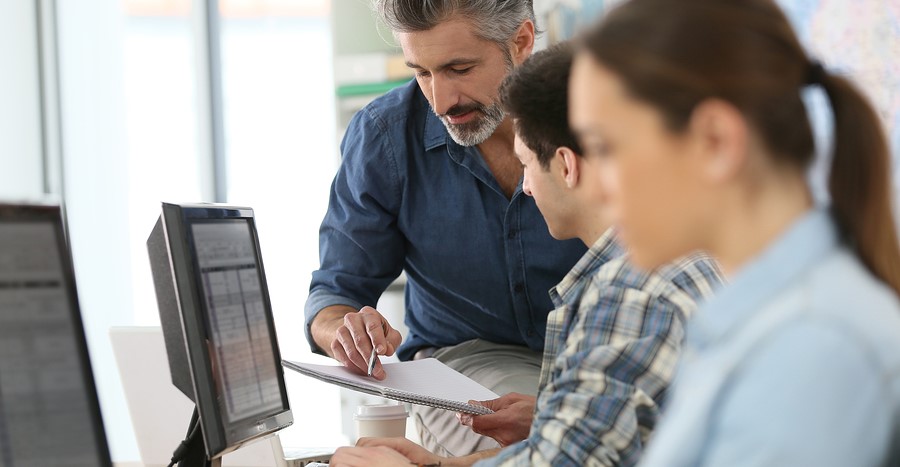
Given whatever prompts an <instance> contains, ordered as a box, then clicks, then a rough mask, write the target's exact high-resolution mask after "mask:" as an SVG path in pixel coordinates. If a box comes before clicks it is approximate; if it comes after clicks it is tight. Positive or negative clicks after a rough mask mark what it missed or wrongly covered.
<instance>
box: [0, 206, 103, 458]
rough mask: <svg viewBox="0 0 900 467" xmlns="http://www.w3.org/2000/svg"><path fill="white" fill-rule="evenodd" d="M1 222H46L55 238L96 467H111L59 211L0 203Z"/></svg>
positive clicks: (45, 207) (73, 264) (72, 265)
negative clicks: (87, 411)
mask: <svg viewBox="0 0 900 467" xmlns="http://www.w3.org/2000/svg"><path fill="white" fill-rule="evenodd" d="M4 219H9V220H12V219H14V220H15V221H16V222H42V223H43V222H50V223H52V224H53V231H54V234H55V237H56V247H57V251H58V253H59V258H60V267H61V268H62V272H63V281H64V286H65V288H66V293H67V294H68V299H69V305H70V306H69V312H70V314H71V315H70V317H71V323H72V326H73V330H74V331H75V332H74V335H73V337H74V338H75V346H76V351H77V352H78V356H79V358H78V361H79V364H80V367H81V368H80V370H81V374H82V382H83V383H84V389H85V392H86V396H87V403H88V409H89V411H90V424H91V427H92V429H93V431H94V440H95V443H96V445H95V449H96V451H97V459H98V461H99V462H100V467H112V465H113V464H112V458H111V457H110V454H109V443H108V442H107V439H106V428H105V427H104V424H103V415H102V411H101V408H100V399H99V397H98V396H97V385H96V383H95V381H94V370H93V367H92V365H91V358H90V351H89V350H88V345H87V338H86V336H85V332H84V322H83V320H82V319H81V307H80V305H79V303H80V302H79V300H78V289H77V287H76V285H75V263H74V261H73V259H72V251H71V249H70V248H69V244H68V241H67V230H66V223H65V222H64V220H63V213H62V208H61V206H59V205H56V204H8V203H0V221H2V220H4Z"/></svg>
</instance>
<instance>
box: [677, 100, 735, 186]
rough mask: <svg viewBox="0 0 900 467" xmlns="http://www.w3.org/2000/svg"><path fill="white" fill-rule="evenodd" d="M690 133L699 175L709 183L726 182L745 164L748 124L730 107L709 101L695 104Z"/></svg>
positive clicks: (727, 103) (724, 102)
mask: <svg viewBox="0 0 900 467" xmlns="http://www.w3.org/2000/svg"><path fill="white" fill-rule="evenodd" d="M690 132H691V136H692V137H693V141H692V143H693V144H694V145H696V146H695V148H696V149H697V155H698V156H699V159H698V161H697V162H699V163H700V164H701V166H700V171H701V172H700V173H702V175H703V176H704V177H705V178H706V180H707V181H708V182H710V183H714V184H717V183H722V182H728V181H730V180H731V179H732V178H734V177H735V175H736V174H737V173H738V172H740V170H741V169H742V168H743V167H744V165H745V164H746V162H747V155H748V154H747V151H748V145H747V143H748V137H749V135H748V128H747V122H746V120H745V118H744V116H743V114H741V112H740V110H738V109H737V108H736V107H735V106H734V105H732V104H731V103H729V102H726V101H723V100H721V99H708V100H706V101H703V102H701V103H700V104H698V105H697V107H696V108H695V109H694V112H693V114H692V115H691V120H690Z"/></svg>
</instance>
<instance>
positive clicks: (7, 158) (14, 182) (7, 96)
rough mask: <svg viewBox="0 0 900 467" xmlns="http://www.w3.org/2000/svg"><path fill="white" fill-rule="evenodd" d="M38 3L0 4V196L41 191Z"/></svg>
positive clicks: (15, 196) (31, 196) (29, 195)
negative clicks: (36, 7)
mask: <svg viewBox="0 0 900 467" xmlns="http://www.w3.org/2000/svg"><path fill="white" fill-rule="evenodd" d="M35 3H36V2H30V1H26V2H23V1H8V2H0V70H3V72H2V73H0V103H2V105H0V198H4V199H24V198H29V199H35V198H38V197H40V196H41V195H42V194H43V156H42V143H41V120H40V118H41V115H40V108H41V106H40V79H39V72H38V57H39V55H38V42H37V38H38V36H37V31H38V29H37V13H36V10H35V6H34V4H35Z"/></svg>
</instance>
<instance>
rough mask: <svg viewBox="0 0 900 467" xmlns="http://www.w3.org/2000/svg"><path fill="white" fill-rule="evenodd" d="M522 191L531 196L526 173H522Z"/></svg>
mask: <svg viewBox="0 0 900 467" xmlns="http://www.w3.org/2000/svg"><path fill="white" fill-rule="evenodd" d="M522 193H525V194H526V195H528V196H533V195H532V194H531V183H529V182H528V175H522Z"/></svg>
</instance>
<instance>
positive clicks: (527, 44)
mask: <svg viewBox="0 0 900 467" xmlns="http://www.w3.org/2000/svg"><path fill="white" fill-rule="evenodd" d="M533 49H534V22H533V21H531V20H530V19H526V20H525V21H523V22H522V24H521V25H520V26H519V29H518V30H516V35H515V36H514V37H513V42H512V47H511V49H510V52H511V53H512V58H513V62H515V64H516V65H520V64H522V62H524V61H525V59H526V58H528V57H529V56H530V55H531V51H532V50H533Z"/></svg>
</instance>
